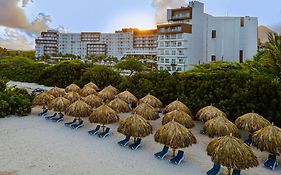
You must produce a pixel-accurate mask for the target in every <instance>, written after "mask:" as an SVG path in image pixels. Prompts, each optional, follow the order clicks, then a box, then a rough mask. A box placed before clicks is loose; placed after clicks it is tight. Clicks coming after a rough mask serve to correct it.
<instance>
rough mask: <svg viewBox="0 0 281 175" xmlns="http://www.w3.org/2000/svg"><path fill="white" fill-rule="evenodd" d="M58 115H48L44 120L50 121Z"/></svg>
mask: <svg viewBox="0 0 281 175" xmlns="http://www.w3.org/2000/svg"><path fill="white" fill-rule="evenodd" d="M57 114H58V113H54V114H53V115H48V116H45V119H46V120H50V119H51V118H53V117H55V116H57Z"/></svg>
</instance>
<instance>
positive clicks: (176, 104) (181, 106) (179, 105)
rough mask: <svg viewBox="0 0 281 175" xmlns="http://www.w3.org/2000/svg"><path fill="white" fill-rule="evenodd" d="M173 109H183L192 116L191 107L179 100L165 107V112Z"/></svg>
mask: <svg viewBox="0 0 281 175" xmlns="http://www.w3.org/2000/svg"><path fill="white" fill-rule="evenodd" d="M173 110H179V111H183V112H185V113H187V114H188V115H190V116H192V113H191V111H190V109H189V108H188V107H187V106H186V105H185V104H183V103H182V102H180V101H179V100H176V101H173V102H172V103H170V104H169V105H167V106H166V107H165V109H164V111H163V113H164V114H166V113H168V112H171V111H173Z"/></svg>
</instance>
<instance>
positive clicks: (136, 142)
mask: <svg viewBox="0 0 281 175" xmlns="http://www.w3.org/2000/svg"><path fill="white" fill-rule="evenodd" d="M140 146H141V139H140V138H138V139H137V140H136V141H135V142H134V143H133V144H131V145H129V148H131V149H132V150H136V149H138V148H139V147H140Z"/></svg>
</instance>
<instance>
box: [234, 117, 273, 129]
mask: <svg viewBox="0 0 281 175" xmlns="http://www.w3.org/2000/svg"><path fill="white" fill-rule="evenodd" d="M235 125H236V126H237V127H238V128H239V129H245V130H247V131H249V132H250V133H253V132H255V131H257V130H260V129H261V128H264V127H266V126H268V125H270V122H269V121H268V120H266V119H265V118H263V117H262V116H261V115H259V114H257V113H253V112H252V113H247V114H244V115H242V116H241V117H238V118H237V119H236V120H235Z"/></svg>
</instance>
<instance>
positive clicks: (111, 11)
mask: <svg viewBox="0 0 281 175" xmlns="http://www.w3.org/2000/svg"><path fill="white" fill-rule="evenodd" d="M186 2H188V1H186ZM201 2H203V3H205V12H206V13H208V14H211V15H213V16H255V17H258V18H259V25H266V26H268V27H271V28H273V29H275V30H277V31H278V32H281V1H280V0H267V1H260V0H201ZM183 3H184V0H79V1H77V0H0V47H1V46H2V47H8V48H9V49H24V50H29V49H34V38H35V37H36V36H38V34H39V33H40V31H42V30H46V29H47V28H52V29H60V30H63V31H66V32H81V31H99V32H114V31H115V30H118V29H121V28H124V27H137V28H140V29H148V28H155V27H156V25H155V24H156V17H155V15H156V14H157V13H158V16H160V18H163V19H165V14H164V13H165V10H164V13H163V12H162V13H159V11H161V10H162V11H163V9H166V8H169V7H173V6H180V5H182V4H183ZM163 14H164V15H163ZM157 20H158V19H157Z"/></svg>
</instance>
